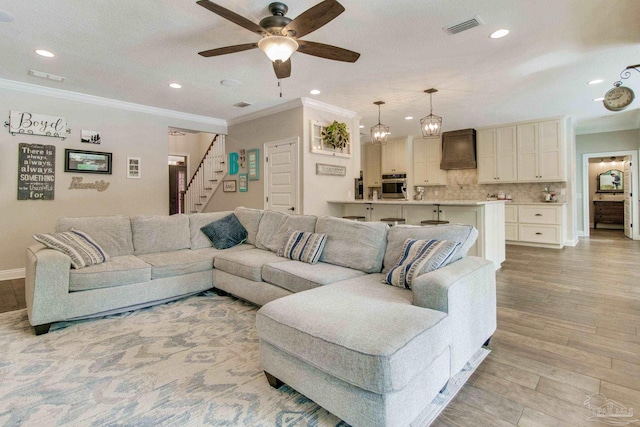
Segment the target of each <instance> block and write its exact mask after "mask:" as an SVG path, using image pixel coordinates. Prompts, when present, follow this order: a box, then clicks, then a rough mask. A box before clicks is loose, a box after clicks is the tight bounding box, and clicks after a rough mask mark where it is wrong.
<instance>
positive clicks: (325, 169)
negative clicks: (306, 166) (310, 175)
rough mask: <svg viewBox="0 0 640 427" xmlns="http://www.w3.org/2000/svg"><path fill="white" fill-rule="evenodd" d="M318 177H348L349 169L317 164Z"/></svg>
mask: <svg viewBox="0 0 640 427" xmlns="http://www.w3.org/2000/svg"><path fill="white" fill-rule="evenodd" d="M316 175H333V176H346V175H347V167H346V166H340V165H327V164H325V163H316Z"/></svg>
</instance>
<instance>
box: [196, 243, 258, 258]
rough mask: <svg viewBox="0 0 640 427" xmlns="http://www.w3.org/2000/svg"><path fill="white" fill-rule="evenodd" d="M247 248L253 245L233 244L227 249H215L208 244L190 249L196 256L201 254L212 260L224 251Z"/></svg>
mask: <svg viewBox="0 0 640 427" xmlns="http://www.w3.org/2000/svg"><path fill="white" fill-rule="evenodd" d="M248 249H255V246H253V245H247V244H242V245H238V246H234V247H232V248H229V249H216V248H214V247H213V246H209V247H208V248H201V249H191V250H192V251H193V253H194V254H196V255H197V256H200V255H203V256H207V257H209V258H211V260H213V259H214V258H215V257H216V256H218V255H220V254H224V253H227V252H236V251H246V250H248Z"/></svg>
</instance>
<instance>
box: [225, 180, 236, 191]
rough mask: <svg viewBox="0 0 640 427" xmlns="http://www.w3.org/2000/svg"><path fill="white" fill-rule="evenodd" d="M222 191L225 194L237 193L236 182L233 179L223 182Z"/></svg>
mask: <svg viewBox="0 0 640 427" xmlns="http://www.w3.org/2000/svg"><path fill="white" fill-rule="evenodd" d="M222 191H223V192H225V193H235V192H236V180H235V179H231V180H228V181H222Z"/></svg>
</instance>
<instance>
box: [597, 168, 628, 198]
mask: <svg viewBox="0 0 640 427" xmlns="http://www.w3.org/2000/svg"><path fill="white" fill-rule="evenodd" d="M623 191H624V176H623V174H622V171H621V170H618V169H611V170H608V171H606V172H602V173H601V174H599V175H598V193H614V194H615V193H622V192H623Z"/></svg>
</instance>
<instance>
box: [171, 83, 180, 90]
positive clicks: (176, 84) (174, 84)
mask: <svg viewBox="0 0 640 427" xmlns="http://www.w3.org/2000/svg"><path fill="white" fill-rule="evenodd" d="M169 87H170V88H172V89H181V88H182V85H181V84H180V83H169Z"/></svg>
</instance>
